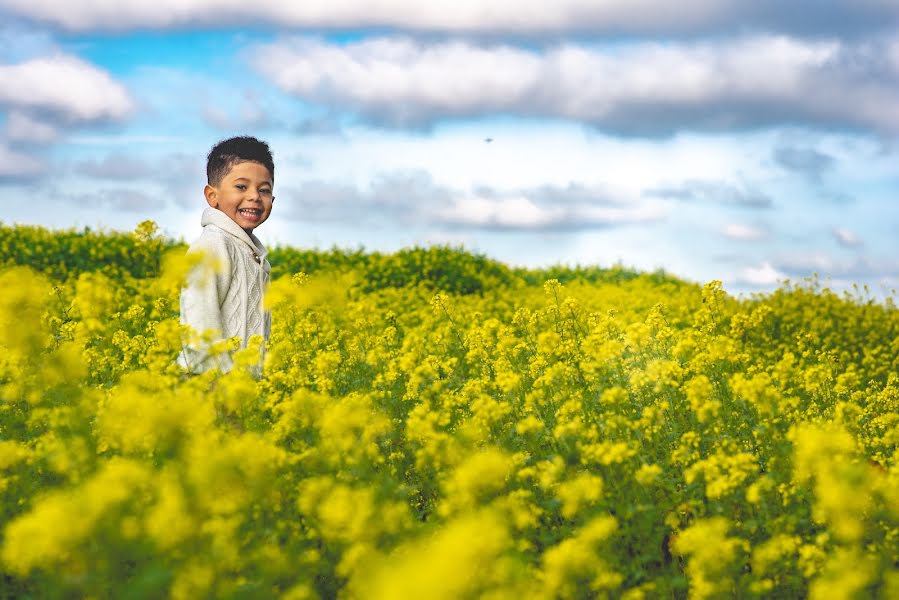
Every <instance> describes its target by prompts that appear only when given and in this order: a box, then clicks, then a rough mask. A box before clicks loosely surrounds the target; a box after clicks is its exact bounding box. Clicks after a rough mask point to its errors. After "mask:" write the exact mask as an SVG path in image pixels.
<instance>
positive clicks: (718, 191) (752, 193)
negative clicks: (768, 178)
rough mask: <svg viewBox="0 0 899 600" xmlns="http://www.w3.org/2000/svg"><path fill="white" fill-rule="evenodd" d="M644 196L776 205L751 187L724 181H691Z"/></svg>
mask: <svg viewBox="0 0 899 600" xmlns="http://www.w3.org/2000/svg"><path fill="white" fill-rule="evenodd" d="M644 195H646V196H655V197H658V198H670V199H673V200H681V201H684V202H711V203H715V204H724V205H731V206H740V207H744V208H771V207H772V206H773V204H774V203H773V202H772V200H771V198H770V197H769V196H767V195H766V194H764V193H763V192H761V191H759V190H757V189H755V188H753V187H751V186H747V185H742V186H736V185H734V184H732V183H727V182H724V181H701V180H690V181H686V182H684V183H682V184H680V185H675V186H666V187H658V188H653V189H649V190H646V191H645V192H644Z"/></svg>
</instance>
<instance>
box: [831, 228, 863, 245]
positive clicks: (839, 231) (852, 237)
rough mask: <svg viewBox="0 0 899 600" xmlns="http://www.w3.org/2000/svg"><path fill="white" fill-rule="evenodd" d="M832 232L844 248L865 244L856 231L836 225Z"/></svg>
mask: <svg viewBox="0 0 899 600" xmlns="http://www.w3.org/2000/svg"><path fill="white" fill-rule="evenodd" d="M831 233H832V234H833V237H834V239H835V240H836V241H837V243H838V244H839V245H840V246H842V247H843V248H858V247H859V246H861V245H862V244H863V242H862V239H861V238H860V237H858V235H857V234H856V233H855V232H854V231H852V230H850V229H846V228H845V227H836V228H834V229H833V230H832V231H831Z"/></svg>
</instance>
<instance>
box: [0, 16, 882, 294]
mask: <svg viewBox="0 0 899 600" xmlns="http://www.w3.org/2000/svg"><path fill="white" fill-rule="evenodd" d="M245 134H246V135H254V136H256V137H259V138H260V139H263V140H265V141H267V142H268V143H269V144H270V146H271V148H272V150H273V153H274V157H275V186H274V187H275V196H276V200H275V205H274V210H273V212H272V216H271V218H270V219H269V221H268V222H266V223H265V224H264V225H262V226H261V227H259V228H258V229H257V231H256V233H257V235H258V236H259V237H260V239H262V241H263V242H264V243H265V244H267V245H268V246H275V245H278V244H282V245H291V246H296V247H303V248H310V247H315V248H331V247H334V246H337V247H341V248H353V249H355V248H359V247H364V248H366V249H369V250H380V251H392V250H396V249H399V248H402V247H408V246H414V245H426V244H450V245H453V246H462V247H464V248H466V249H469V250H472V251H476V252H479V253H483V254H486V255H488V256H490V257H492V258H495V259H498V260H501V261H504V262H506V263H508V264H511V265H523V266H532V267H539V266H547V265H553V264H566V265H571V266H574V265H600V266H611V265H615V264H620V265H623V266H625V267H631V268H636V269H639V270H656V269H664V270H665V271H667V272H669V273H671V274H674V275H677V276H679V277H682V278H685V279H687V280H690V281H695V282H699V283H703V282H707V281H710V280H713V279H718V280H721V281H723V282H724V287H725V289H727V290H728V291H730V292H732V293H735V294H751V293H753V292H757V291H761V292H764V291H770V290H773V289H776V288H777V287H778V286H779V285H781V284H782V282H784V281H785V280H789V281H794V282H795V281H802V280H803V279H805V278H807V277H811V276H814V275H815V274H817V276H818V278H819V279H820V281H821V283H822V285H824V286H827V287H831V288H832V289H835V290H845V289H852V286H853V285H854V284H856V285H859V286H868V288H869V289H870V290H871V292H870V293H871V294H872V295H873V296H875V297H884V296H887V295H890V294H891V290H893V289H895V288H899V241H897V240H899V1H897V0H854V1H852V2H850V1H848V0H815V1H811V0H795V1H793V2H782V1H780V0H756V1H754V2H745V1H743V0H693V1H691V2H683V1H682V0H678V1H674V0H555V1H554V2H546V1H545V0H516V1H514V2H513V1H512V0H481V1H474V0H455V1H454V2H448V1H437V0H430V1H427V2H425V1H423V0H365V1H363V0H327V1H322V0H305V1H304V2H302V3H295V2H287V1H286V0H256V1H255V2H245V1H244V2H241V1H237V0H154V1H152V2H151V1H150V0H115V1H113V0H91V1H90V2H77V3H74V2H73V3H64V2H61V1H60V0H27V1H25V0H0V192H2V194H3V196H4V211H3V213H2V216H0V220H2V222H4V223H7V224H11V223H21V224H36V225H42V226H46V227H52V228H72V227H74V228H78V229H80V228H83V227H90V228H92V229H95V230H96V229H105V230H112V229H116V230H132V229H133V228H134V227H135V226H136V224H137V223H139V222H141V221H143V220H146V219H152V220H154V221H156V222H157V223H158V224H159V226H160V228H161V230H162V231H163V232H164V233H165V234H166V235H168V236H170V237H172V238H175V239H182V240H184V241H187V242H190V241H191V240H193V239H195V238H196V237H197V236H198V235H199V233H200V215H201V213H202V211H203V209H204V208H205V206H206V204H205V200H204V199H203V195H202V190H203V186H204V184H205V183H206V181H205V160H206V154H207V153H208V151H209V149H210V148H211V147H212V145H213V144H215V143H216V142H217V141H219V140H221V139H224V138H227V137H231V136H233V135H245Z"/></svg>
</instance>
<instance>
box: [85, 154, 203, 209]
mask: <svg viewBox="0 0 899 600" xmlns="http://www.w3.org/2000/svg"><path fill="white" fill-rule="evenodd" d="M69 170H70V171H71V172H72V173H73V174H74V175H75V176H79V177H88V178H91V179H96V180H99V181H108V182H115V183H120V182H132V183H136V182H140V183H141V184H142V185H144V186H145V187H151V188H153V189H160V190H162V194H161V195H159V196H158V198H157V199H156V200H155V202H156V203H157V204H159V205H163V206H164V205H166V204H173V205H175V206H181V207H184V208H193V207H196V206H199V205H200V203H202V202H204V200H203V198H202V189H203V186H204V185H205V183H206V166H205V160H204V158H203V157H202V156H194V155H187V154H184V153H181V152H173V153H170V154H166V155H162V156H156V157H150V158H138V157H135V156H134V155H130V154H126V153H124V152H113V153H111V154H108V155H106V156H104V157H102V158H93V159H87V160H81V161H77V162H75V163H74V164H72V165H71V166H70V167H69ZM102 197H103V198H107V197H108V198H109V199H110V200H111V196H110V195H109V193H106V195H105V196H102ZM106 206H107V207H109V208H115V207H116V206H119V207H122V206H124V207H125V208H124V210H129V209H128V208H127V206H129V204H128V203H125V204H122V203H121V202H110V203H107V205H106Z"/></svg>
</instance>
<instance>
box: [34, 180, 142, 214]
mask: <svg viewBox="0 0 899 600" xmlns="http://www.w3.org/2000/svg"><path fill="white" fill-rule="evenodd" d="M39 193H40V195H41V196H42V197H44V198H47V199H49V200H50V201H53V202H57V203H60V204H64V205H66V206H68V207H74V208H76V209H77V208H93V209H105V210H112V211H117V212H130V213H148V214H149V213H151V212H153V211H154V210H155V209H156V208H158V204H159V202H158V200H155V199H154V198H153V197H152V196H151V195H150V194H148V193H147V192H146V191H144V190H137V189H134V188H127V187H116V188H108V189H101V190H97V191H91V192H68V191H63V190H61V189H59V188H58V187H53V186H51V187H47V188H45V189H43V190H41V191H39Z"/></svg>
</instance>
